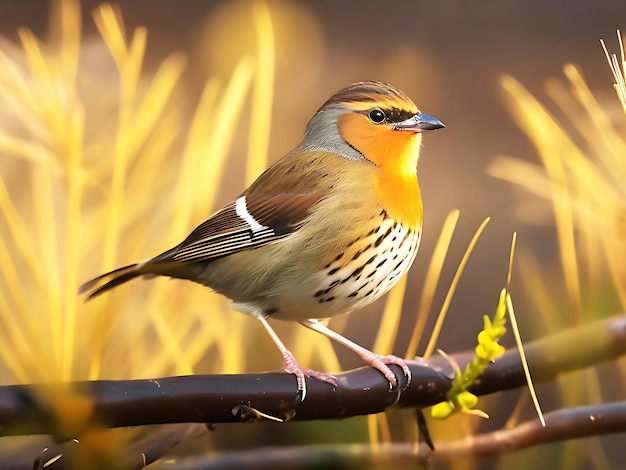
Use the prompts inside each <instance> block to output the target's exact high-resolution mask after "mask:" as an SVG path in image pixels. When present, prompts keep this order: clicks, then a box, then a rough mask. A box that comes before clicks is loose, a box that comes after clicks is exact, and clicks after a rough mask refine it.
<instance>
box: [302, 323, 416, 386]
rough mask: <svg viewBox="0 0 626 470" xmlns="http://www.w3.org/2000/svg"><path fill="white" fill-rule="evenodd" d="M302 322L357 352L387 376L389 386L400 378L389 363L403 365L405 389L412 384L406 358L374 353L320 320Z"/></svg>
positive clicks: (395, 384) (367, 362) (366, 361)
mask: <svg viewBox="0 0 626 470" xmlns="http://www.w3.org/2000/svg"><path fill="white" fill-rule="evenodd" d="M300 324H301V325H303V326H306V327H307V328H310V329H311V330H313V331H317V332H318V333H321V334H323V335H324V336H326V337H327V338H329V339H332V340H333V341H336V342H337V343H339V344H341V345H343V346H345V347H346V348H348V349H350V350H352V351H354V352H355V353H357V354H358V355H359V356H360V357H361V359H363V361H365V363H366V364H369V365H370V366H372V367H373V368H374V369H377V370H378V371H380V372H381V373H382V374H383V375H384V376H385V378H386V379H387V380H388V381H389V386H390V387H391V388H393V387H396V386H398V380H397V378H396V376H395V374H394V373H393V372H392V370H391V369H390V368H389V367H388V366H387V364H396V365H398V366H400V367H402V371H403V372H404V376H405V377H406V386H405V389H406V388H407V387H408V386H409V385H410V383H411V369H409V366H407V365H406V362H405V361H404V359H402V358H400V357H397V356H393V355H391V354H390V355H388V356H381V355H379V354H376V353H373V352H372V351H370V350H369V349H365V348H364V347H363V346H359V345H358V344H356V343H355V342H353V341H350V340H349V339H348V338H346V337H345V336H341V335H340V334H339V333H337V332H335V331H333V330H331V329H330V328H328V327H326V326H324V325H323V324H321V323H320V322H318V321H314V320H304V321H301V322H300Z"/></svg>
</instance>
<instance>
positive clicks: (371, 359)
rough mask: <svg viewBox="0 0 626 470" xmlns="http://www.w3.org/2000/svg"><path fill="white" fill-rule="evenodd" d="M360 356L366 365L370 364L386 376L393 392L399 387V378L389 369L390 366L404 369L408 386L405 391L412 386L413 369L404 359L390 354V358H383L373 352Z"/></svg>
mask: <svg viewBox="0 0 626 470" xmlns="http://www.w3.org/2000/svg"><path fill="white" fill-rule="evenodd" d="M360 356H361V358H362V359H363V360H364V361H365V363H366V364H369V365H370V366H372V367H373V368H374V369H376V370H378V371H380V372H381V373H382V374H383V375H384V376H385V378H386V379H387V380H388V381H389V388H390V389H391V390H393V389H394V388H395V387H397V386H398V378H397V377H396V374H394V373H393V371H392V370H391V369H390V368H389V367H388V364H395V365H398V366H400V367H402V371H403V372H404V376H405V377H406V385H405V386H404V390H406V389H407V388H408V387H409V385H410V384H411V369H409V366H407V364H406V362H405V361H404V359H402V358H400V357H398V356H394V355H392V354H389V355H388V356H381V355H379V354H375V353H373V352H371V351H366V352H365V353H363V354H361V355H360Z"/></svg>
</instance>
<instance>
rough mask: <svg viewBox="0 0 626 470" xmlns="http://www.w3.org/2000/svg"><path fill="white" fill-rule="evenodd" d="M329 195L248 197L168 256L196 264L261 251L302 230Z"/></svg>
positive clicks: (204, 225)
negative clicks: (319, 204)
mask: <svg viewBox="0 0 626 470" xmlns="http://www.w3.org/2000/svg"><path fill="white" fill-rule="evenodd" d="M326 194H327V191H326V190H323V189H316V190H313V191H308V192H302V193H293V194H290V193H286V194H285V193H282V194H245V195H243V196H241V197H239V198H238V199H237V200H236V201H235V202H233V203H231V204H229V205H228V206H226V207H224V208H223V209H221V210H220V211H218V212H216V213H215V214H214V215H213V216H211V217H210V218H209V219H208V220H207V221H206V222H204V223H202V224H201V225H199V226H198V227H197V228H196V229H195V230H194V231H193V232H191V234H190V235H189V236H188V237H187V238H186V239H185V241H183V242H182V243H181V244H180V245H178V246H177V247H176V248H174V249H172V250H169V251H168V252H166V253H164V255H166V257H167V258H169V259H171V260H173V261H178V262H195V261H204V260H209V259H213V258H218V257H222V256H227V255H231V254H233V253H237V252H239V251H243V250H251V249H254V248H260V247H262V246H264V245H267V244H268V243H271V242H274V241H276V240H279V239H280V238H283V237H285V236H287V235H289V234H290V233H292V232H294V231H296V230H298V229H299V228H300V227H301V226H302V224H303V223H304V221H305V220H306V217H307V215H308V214H309V212H310V210H311V208H312V207H313V206H314V205H315V204H316V203H317V202H318V201H320V200H321V199H322V198H323V197H324V196H325V195H326ZM157 258H161V257H157Z"/></svg>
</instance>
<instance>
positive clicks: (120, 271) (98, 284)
mask: <svg viewBox="0 0 626 470" xmlns="http://www.w3.org/2000/svg"><path fill="white" fill-rule="evenodd" d="M145 265H146V261H142V262H140V263H135V264H130V265H128V266H124V267H122V268H117V269H114V270H113V271H110V272H108V273H106V274H102V275H101V276H98V277H96V278H95V279H92V280H91V281H88V282H86V283H84V284H83V285H82V286H80V288H79V289H78V293H79V294H87V299H86V300H90V299H93V298H94V297H97V296H98V295H100V294H102V293H103V292H106V291H108V290H109V289H113V288H114V287H117V286H119V285H120V284H123V283H125V282H126V281H130V280H131V279H134V278H136V277H138V276H143V275H145V274H146V273H145V272H144V270H143V269H142V268H143V266H145ZM107 279H108V280H107Z"/></svg>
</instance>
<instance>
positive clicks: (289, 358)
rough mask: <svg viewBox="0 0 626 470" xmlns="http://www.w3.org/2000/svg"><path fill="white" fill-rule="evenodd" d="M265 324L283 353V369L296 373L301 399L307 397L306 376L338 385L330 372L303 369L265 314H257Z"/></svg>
mask: <svg viewBox="0 0 626 470" xmlns="http://www.w3.org/2000/svg"><path fill="white" fill-rule="evenodd" d="M255 316H256V317H257V318H258V319H259V320H260V321H261V323H262V324H263V326H264V327H265V329H266V330H267V332H268V333H269V335H270V337H271V338H272V341H274V344H276V346H277V347H278V349H279V350H280V352H281V354H282V355H283V365H282V369H283V370H284V371H285V372H289V373H290V374H294V375H295V376H296V379H297V381H298V395H299V396H300V400H301V401H303V400H304V399H305V398H306V381H305V377H312V378H314V379H317V380H320V381H322V382H327V383H329V384H331V385H334V386H337V381H336V378H335V377H334V376H332V375H329V374H324V373H322V372H318V371H315V370H312V369H303V368H301V367H300V366H299V365H298V361H296V358H295V357H294V355H293V354H292V353H291V351H289V350H288V349H287V348H286V347H285V345H284V344H283V342H282V341H281V340H280V338H279V337H278V335H277V334H276V332H275V331H274V329H273V328H272V327H271V326H270V324H269V322H268V321H267V318H265V316H263V315H255Z"/></svg>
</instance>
